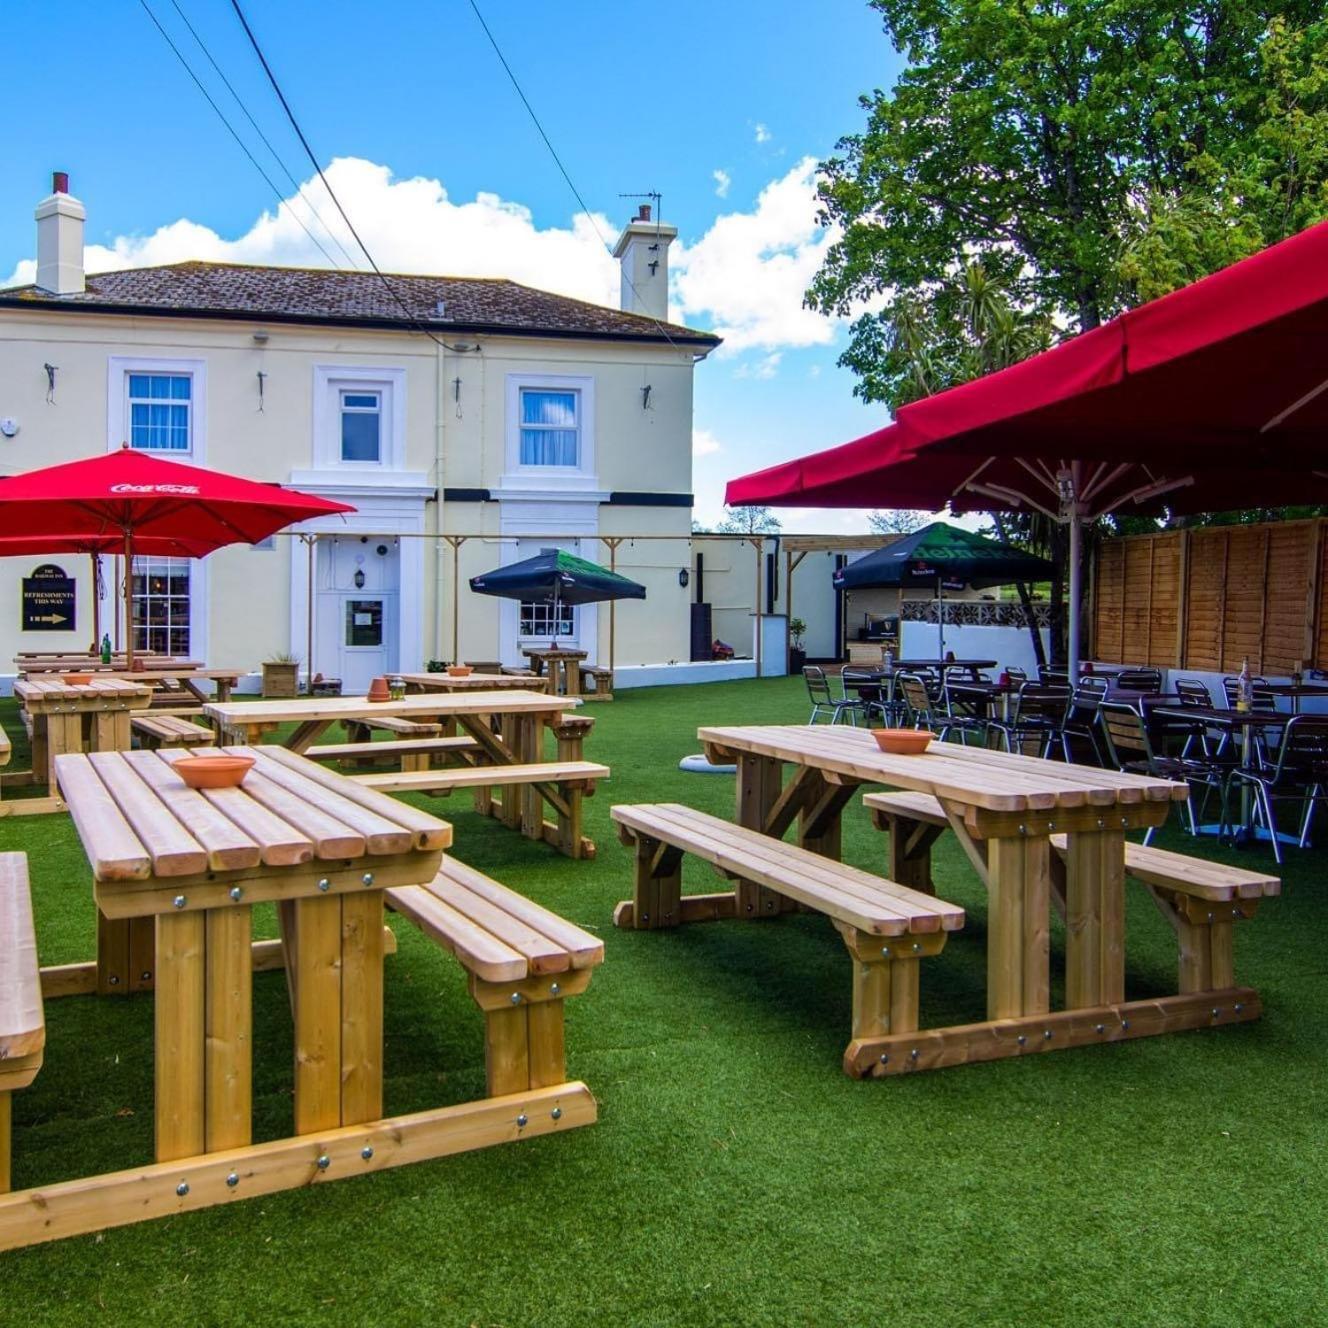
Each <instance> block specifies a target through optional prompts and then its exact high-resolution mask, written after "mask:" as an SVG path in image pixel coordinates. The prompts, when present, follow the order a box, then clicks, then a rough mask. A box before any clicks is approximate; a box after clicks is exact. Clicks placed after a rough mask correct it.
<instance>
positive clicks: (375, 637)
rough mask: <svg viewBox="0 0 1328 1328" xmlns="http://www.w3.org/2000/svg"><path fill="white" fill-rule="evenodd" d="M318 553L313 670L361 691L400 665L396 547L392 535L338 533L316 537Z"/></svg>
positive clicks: (350, 692)
mask: <svg viewBox="0 0 1328 1328" xmlns="http://www.w3.org/2000/svg"><path fill="white" fill-rule="evenodd" d="M318 558H319V566H318V609H317V625H316V632H315V634H316V640H317V646H316V649H315V655H314V669H315V671H316V672H318V673H322V674H323V675H324V676H327V677H336V678H340V679H341V690H342V691H343V693H345V694H346V695H347V696H363V695H364V693H365V692H366V691H368V689H369V684H370V682H372V681H373V679H374V678H376V677H378V676H380V675H383V674H390V673H393V672H395V671H396V670H397V669H398V668H400V667H401V665H400V662H399V658H398V655H399V652H398V648H397V647H398V642H399V640H400V631H399V625H398V614H399V612H400V603H399V601H400V585H401V560H400V551H399V549H398V547H397V543H396V541H395V540H394V539H393V538H392V537H391V536H382V535H339V536H337V537H335V538H334V539H331V540H320V541H319V545H318Z"/></svg>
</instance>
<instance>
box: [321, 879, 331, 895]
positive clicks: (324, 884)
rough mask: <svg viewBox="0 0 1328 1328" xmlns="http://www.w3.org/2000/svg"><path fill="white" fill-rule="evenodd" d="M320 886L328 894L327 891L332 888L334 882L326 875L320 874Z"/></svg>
mask: <svg viewBox="0 0 1328 1328" xmlns="http://www.w3.org/2000/svg"><path fill="white" fill-rule="evenodd" d="M318 888H319V889H320V890H321V891H322V892H323V893H324V894H327V892H328V891H329V890H330V889H331V888H332V882H331V881H329V880H328V879H327V877H326V876H320V877H319V878H318Z"/></svg>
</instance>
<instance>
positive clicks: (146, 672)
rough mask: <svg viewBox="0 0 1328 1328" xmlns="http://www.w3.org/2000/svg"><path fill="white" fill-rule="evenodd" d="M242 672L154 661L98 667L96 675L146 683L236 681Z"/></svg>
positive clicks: (69, 670)
mask: <svg viewBox="0 0 1328 1328" xmlns="http://www.w3.org/2000/svg"><path fill="white" fill-rule="evenodd" d="M66 672H68V673H73V672H74V670H73V669H68V670H66ZM85 672H86V670H85ZM244 673H245V670H244V669H202V668H184V667H181V666H180V665H171V666H169V667H166V668H162V667H159V666H158V665H157V664H156V663H155V662H154V663H153V664H152V667H151V668H146V669H100V670H98V672H97V676H98V677H99V678H124V679H126V680H127V681H129V682H133V681H136V680H137V681H141V682H147V683H154V682H163V681H166V680H167V679H172V678H174V679H176V680H178V681H183V680H184V679H185V678H195V679H199V680H206V679H229V680H230V681H231V682H238V681H239V680H240V679H241V678H242V677H243V676H244Z"/></svg>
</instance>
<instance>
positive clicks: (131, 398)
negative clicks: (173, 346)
mask: <svg viewBox="0 0 1328 1328" xmlns="http://www.w3.org/2000/svg"><path fill="white" fill-rule="evenodd" d="M193 389H194V380H193V377H192V376H191V375H190V374H179V373H172V374H166V373H131V374H130V375H129V383H128V386H127V388H126V395H127V397H128V402H129V439H128V442H129V446H130V447H132V448H135V449H136V450H138V451H141V452H181V453H188V452H189V451H190V432H191V431H190V424H191V421H192V416H193V409H192V407H193Z"/></svg>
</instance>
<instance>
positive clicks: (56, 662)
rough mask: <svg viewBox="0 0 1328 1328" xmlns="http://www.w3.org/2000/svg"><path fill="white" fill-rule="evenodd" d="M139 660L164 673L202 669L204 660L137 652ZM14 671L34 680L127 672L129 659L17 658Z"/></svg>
mask: <svg viewBox="0 0 1328 1328" xmlns="http://www.w3.org/2000/svg"><path fill="white" fill-rule="evenodd" d="M134 658H135V659H141V660H142V661H143V665H144V668H147V669H152V670H154V671H157V672H160V671H162V670H165V669H201V668H202V667H203V662H202V660H197V659H178V658H175V657H173V656H170V655H144V654H142V653H137V652H136V653H135V655H134ZM14 668H15V670H16V671H17V672H18V674H19V676H20V677H31V676H32V675H33V674H39V673H127V672H129V664H128V660H127V658H126V656H125V654H124V652H123V651H120V652H118V653H116V654H113V655H112V656H111V659H110V662H109V663H105V662H103V660H102V657H101V656H100V655H89V654H86V653H80V652H77V651H74V652H71V653H69V654H49V655H15V656H14Z"/></svg>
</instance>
